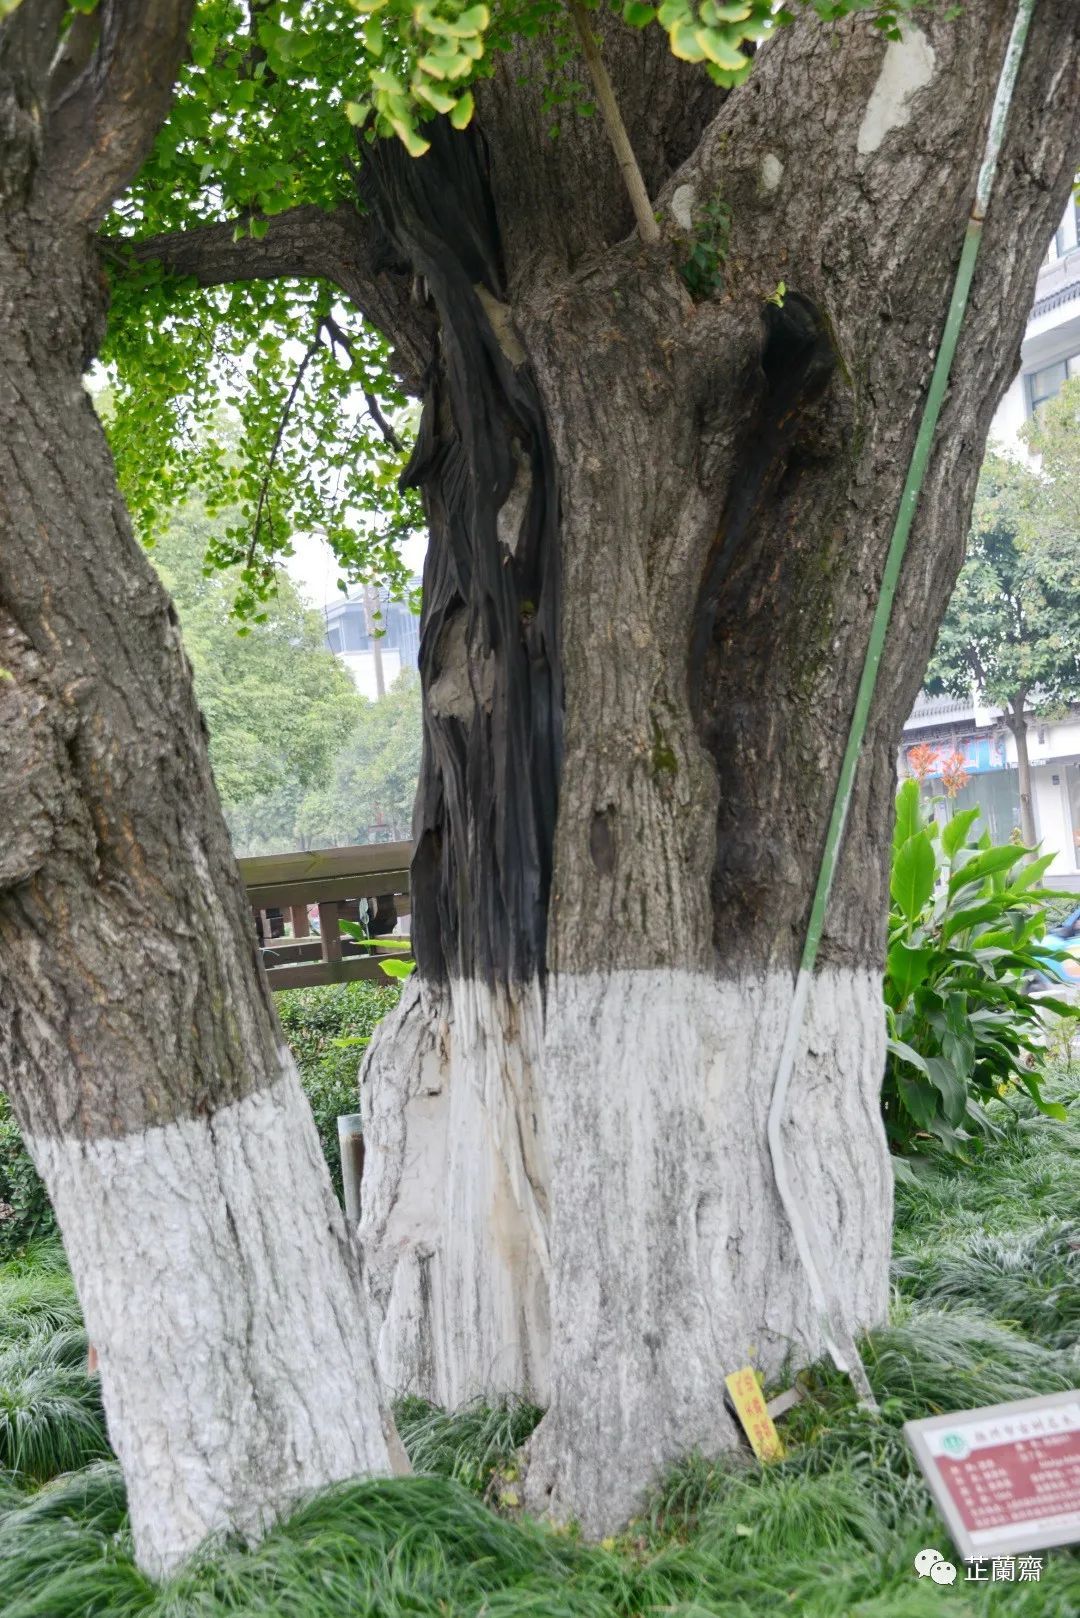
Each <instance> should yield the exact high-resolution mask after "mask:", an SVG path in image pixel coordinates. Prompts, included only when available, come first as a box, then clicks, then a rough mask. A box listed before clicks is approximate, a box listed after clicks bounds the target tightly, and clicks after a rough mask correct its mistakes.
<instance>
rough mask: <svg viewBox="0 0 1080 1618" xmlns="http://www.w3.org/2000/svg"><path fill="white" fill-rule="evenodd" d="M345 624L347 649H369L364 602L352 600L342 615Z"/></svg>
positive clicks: (358, 650)
mask: <svg viewBox="0 0 1080 1618" xmlns="http://www.w3.org/2000/svg"><path fill="white" fill-rule="evenodd" d="M341 619H342V623H343V624H344V626H345V650H346V651H347V652H366V651H367V643H368V641H367V624H366V622H365V620H364V607H363V603H362V602H359V601H355V602H354V601H350V602H349V605H348V606H347V607H346V608H345V610H344V612H343V613H342V615H341Z"/></svg>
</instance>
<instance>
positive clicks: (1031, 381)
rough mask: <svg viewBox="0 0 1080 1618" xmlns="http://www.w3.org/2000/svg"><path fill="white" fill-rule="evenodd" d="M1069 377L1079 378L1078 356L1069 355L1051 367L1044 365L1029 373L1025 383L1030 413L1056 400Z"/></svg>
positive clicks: (1079, 365) (1079, 364)
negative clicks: (1049, 400) (1051, 400)
mask: <svg viewBox="0 0 1080 1618" xmlns="http://www.w3.org/2000/svg"><path fill="white" fill-rule="evenodd" d="M1071 376H1080V354H1070V355H1069V356H1068V357H1067V358H1066V359H1063V360H1055V361H1054V363H1053V364H1052V365H1044V366H1043V367H1042V369H1041V370H1038V371H1029V372H1028V373H1027V377H1026V381H1027V392H1028V406H1029V409H1030V413H1031V414H1032V415H1034V414H1035V412H1036V410H1038V409H1039V407H1040V405H1044V404H1045V403H1046V401H1047V400H1048V399H1054V398H1056V397H1057V395H1058V394H1059V393H1060V392H1061V390H1062V388H1063V387H1064V386H1065V383H1066V381H1067V380H1068V378H1069V377H1071Z"/></svg>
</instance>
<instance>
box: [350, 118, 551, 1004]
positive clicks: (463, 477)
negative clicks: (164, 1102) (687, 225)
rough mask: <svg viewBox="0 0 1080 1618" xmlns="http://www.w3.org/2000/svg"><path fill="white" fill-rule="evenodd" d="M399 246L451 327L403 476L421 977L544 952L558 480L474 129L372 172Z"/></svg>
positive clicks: (497, 974)
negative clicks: (419, 701)
mask: <svg viewBox="0 0 1080 1618" xmlns="http://www.w3.org/2000/svg"><path fill="white" fill-rule="evenodd" d="M363 173H364V175H365V177H366V182H367V189H368V195H369V199H370V202H371V204H372V206H373V208H374V209H375V211H376V213H377V215H378V217H379V219H380V220H381V222H382V225H383V228H384V229H385V231H386V234H387V238H388V251H389V252H392V253H393V254H394V255H395V257H396V258H397V259H398V260H399V261H401V262H403V263H404V264H405V265H407V266H408V268H409V270H410V271H411V272H412V273H413V274H414V275H416V276H419V277H421V278H422V282H423V285H424V287H425V289H426V293H427V296H428V297H429V298H430V299H431V301H432V303H433V305H434V307H435V309H436V311H437V313H438V319H439V326H440V334H441V340H440V344H439V350H438V353H437V354H436V355H435V356H434V357H433V359H432V363H431V366H430V368H429V371H428V376H427V380H426V384H425V392H424V410H423V416H422V419H421V425H420V432H419V436H418V440H417V444H416V449H415V451H414V453H413V456H412V460H411V461H410V464H409V467H408V469H407V471H406V473H405V477H404V480H403V481H404V484H405V486H406V487H416V488H419V489H420V490H421V491H422V493H423V498H424V506H425V511H426V514H427V518H428V523H429V531H430V536H431V537H430V545H429V549H428V556H427V561H426V563H425V567H424V618H423V628H422V632H421V643H420V677H421V682H422V686H423V692H424V753H423V763H422V766H421V777H420V785H419V790H418V794H417V803H416V810H415V817H414V828H413V829H414V836H415V839H416V851H415V854H414V857H413V873H412V906H413V924H412V926H413V940H414V947H415V950H416V957H417V963H418V965H419V968H420V971H421V972H422V973H423V974H424V976H425V977H426V978H428V979H432V980H439V979H442V978H445V977H447V976H450V977H459V978H462V977H463V978H472V977H477V978H479V979H481V980H482V981H484V982H487V983H491V982H496V981H498V982H503V983H506V982H514V981H520V980H522V979H528V978H530V977H532V976H533V975H535V974H536V973H537V972H538V971H539V970H541V969H542V966H543V961H544V955H545V949H546V940H547V912H548V903H549V896H550V889H551V875H552V850H553V843H554V836H555V818H556V813H557V808H558V785H559V771H560V755H561V745H562V679H561V672H560V659H559V626H560V613H561V602H560V592H559V549H558V523H559V493H558V482H557V477H556V471H555V464H554V458H553V455H552V450H551V443H550V438H549V434H548V428H547V423H546V421H545V417H544V408H543V404H542V401H541V399H540V396H539V393H538V390H537V387H536V382H535V379H534V377H533V374H532V371H531V368H530V366H529V364H528V362H527V360H526V356H525V354H524V352H523V350H522V348H521V344H520V339H519V338H518V337H517V335H516V333H515V331H514V326H513V317H512V313H511V311H510V309H509V307H508V306H507V304H506V303H505V301H504V300H505V297H506V289H505V274H504V269H503V264H502V254H501V246H500V241H499V232H498V225H497V223H496V219H495V213H494V208H493V204H492V197H491V192H490V188H489V184H488V179H487V172H486V157H485V151H484V146H483V142H482V140H481V138H480V137H479V136H478V135H477V134H475V133H469V134H466V135H459V136H455V135H454V134H453V132H452V131H451V130H450V127H449V125H448V124H446V123H444V122H442V121H440V122H439V123H437V124H435V125H434V126H432V147H431V151H430V153H429V154H428V155H427V156H426V157H423V158H421V159H420V160H419V161H414V160H413V159H411V158H409V157H408V156H406V154H405V153H404V151H403V149H402V148H401V147H400V146H399V145H398V144H397V143H391V142H386V143H384V144H383V145H381V146H379V147H376V148H372V149H371V150H370V152H369V154H368V158H367V162H366V163H365V167H364V171H363Z"/></svg>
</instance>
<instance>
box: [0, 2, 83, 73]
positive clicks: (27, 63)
mask: <svg viewBox="0 0 1080 1618" xmlns="http://www.w3.org/2000/svg"><path fill="white" fill-rule="evenodd" d="M66 9H67V8H66V0H38V3H36V4H31V3H26V0H24V3H23V4H22V5H19V6H17V7H16V9H15V10H14V11H13V12H12V13H11V14H10V15H9V16H7V17H5V18H4V20H3V22H0V68H2V69H3V70H4V71H5V72H7V73H11V74H13V75H14V76H15V77H16V78H19V77H25V78H28V79H29V80H30V81H31V83H32V84H34V85H35V86H37V85H38V84H39V82H40V80H41V79H42V78H43V77H44V74H45V73H46V71H47V69H48V66H49V62H50V61H51V59H52V54H53V51H54V50H55V49H56V41H57V36H58V35H59V32H60V24H61V23H62V21H63V19H64V12H65V10H66Z"/></svg>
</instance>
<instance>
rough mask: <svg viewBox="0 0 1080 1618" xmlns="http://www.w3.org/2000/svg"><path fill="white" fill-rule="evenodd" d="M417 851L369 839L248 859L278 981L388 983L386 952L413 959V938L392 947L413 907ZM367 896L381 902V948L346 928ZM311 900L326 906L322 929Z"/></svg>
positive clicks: (277, 985) (271, 976) (267, 955)
mask: <svg viewBox="0 0 1080 1618" xmlns="http://www.w3.org/2000/svg"><path fill="white" fill-rule="evenodd" d="M411 858H412V844H411V843H365V844H362V845H361V846H360V847H357V848H320V849H315V850H314V851H312V852H311V853H306V854H267V855H259V856H257V857H255V858H253V859H246V860H241V861H240V862H239V864H240V875H241V876H242V878H243V880H244V883H245V885H246V887H247V891H248V898H249V899H250V901H251V908H252V910H253V911H254V913H255V926H256V930H257V932H258V935H259V943H260V947H261V949H262V957H263V964H264V965H265V967H266V975H267V978H268V980H269V983H270V987H271V988H272V989H274V990H277V989H301V988H306V987H307V986H308V985H310V984H313V983H351V982H352V981H354V980H355V979H356V978H373V979H376V980H378V981H381V982H383V983H385V982H387V981H388V980H387V978H386V976H385V974H384V973H383V971H382V969H381V967H380V966H379V960H380V959H382V960H386V959H388V958H389V959H394V960H410V959H411V954H410V949H409V944H408V940H407V939H404V938H403V939H402V941H401V948H400V949H388V948H387V947H386V945H387V944H392V943H393V931H392V929H393V926H394V925H395V923H396V920H398V919H400V918H401V917H402V916H407V915H408V913H409V861H410V860H411ZM360 899H366V900H367V901H368V903H369V905H371V904H372V901H374V902H375V905H376V906H377V907H378V908H377V910H376V914H375V918H374V926H373V928H372V931H373V934H375V935H376V936H377V938H378V940H379V942H380V945H381V947H379V948H374V947H373V946H372V945H370V944H364V943H361V942H359V941H357V940H356V939H353V938H350V937H348V936H347V935H346V934H343V933H342V931H341V922H342V921H343V920H348V919H354V920H355V919H357V903H358V901H359V900H360ZM309 905H317V906H318V911H319V931H318V935H317V936H316V935H315V934H314V933H313V932H312V929H311V924H310V921H309V919H308V906H309Z"/></svg>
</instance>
